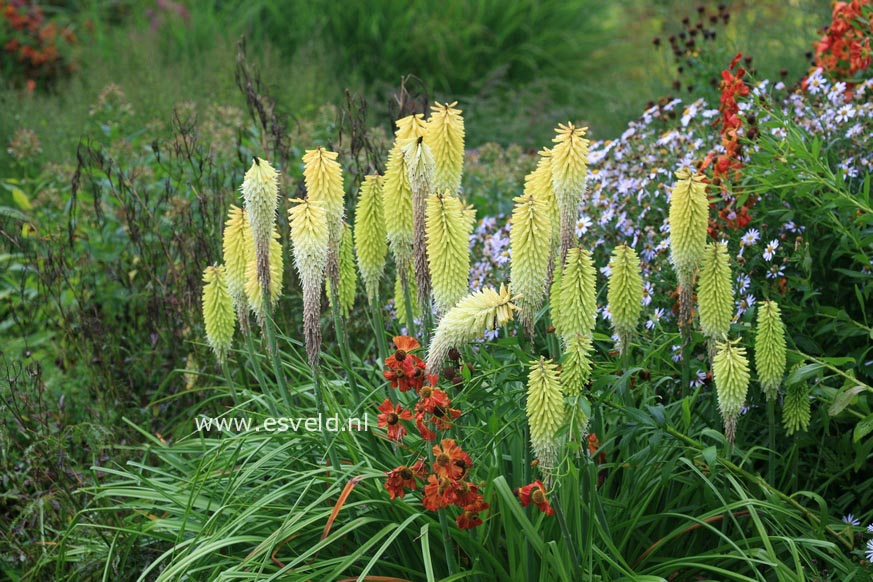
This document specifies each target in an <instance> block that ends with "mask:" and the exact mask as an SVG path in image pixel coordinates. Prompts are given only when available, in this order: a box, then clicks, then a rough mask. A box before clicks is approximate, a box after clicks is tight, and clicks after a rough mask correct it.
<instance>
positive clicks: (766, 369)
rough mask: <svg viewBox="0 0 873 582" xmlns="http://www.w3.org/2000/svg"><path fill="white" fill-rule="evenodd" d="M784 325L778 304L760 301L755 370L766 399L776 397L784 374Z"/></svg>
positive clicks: (769, 399)
mask: <svg viewBox="0 0 873 582" xmlns="http://www.w3.org/2000/svg"><path fill="white" fill-rule="evenodd" d="M785 361H786V354H785V325H784V324H783V323H782V315H781V312H780V310H779V304H778V303H776V302H775V301H762V302H761V304H760V305H759V306H758V321H757V329H756V333H755V370H756V371H757V373H758V382H760V384H761V389H762V390H763V391H764V394H765V395H766V397H767V400H768V401H771V400H773V399H775V398H776V396H777V394H778V393H779V386H780V385H781V384H782V377H783V376H784V375H785Z"/></svg>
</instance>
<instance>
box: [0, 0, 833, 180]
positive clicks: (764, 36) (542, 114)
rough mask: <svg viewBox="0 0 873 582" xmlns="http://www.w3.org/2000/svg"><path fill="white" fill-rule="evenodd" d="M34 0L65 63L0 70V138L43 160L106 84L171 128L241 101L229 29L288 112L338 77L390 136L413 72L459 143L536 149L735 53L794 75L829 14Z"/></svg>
mask: <svg viewBox="0 0 873 582" xmlns="http://www.w3.org/2000/svg"><path fill="white" fill-rule="evenodd" d="M11 3H12V4H15V2H14V1H13V2H11ZM19 3H21V4H30V3H29V2H21V1H20V0H19ZM40 6H41V8H42V10H43V11H44V13H45V17H46V19H50V20H51V21H54V22H57V23H58V24H59V26H65V27H67V28H68V29H69V30H71V31H72V32H73V33H74V35H75V42H72V43H69V44H68V45H64V46H63V47H62V50H63V52H62V56H64V57H65V58H66V59H67V61H68V62H69V63H70V64H71V66H72V67H71V68H73V72H72V73H68V74H65V75H63V76H62V78H57V79H55V78H52V79H48V80H43V79H40V80H39V81H38V82H37V84H36V87H35V90H32V91H27V90H26V89H25V88H24V87H23V84H22V79H21V78H16V76H15V75H11V74H6V75H4V78H5V80H4V81H2V82H0V135H12V133H13V132H14V131H15V129H16V128H18V127H28V128H31V129H33V130H34V131H36V133H37V135H38V136H40V137H43V138H44V139H43V140H42V149H43V155H44V156H45V158H46V161H59V160H61V159H63V158H65V157H68V156H69V154H70V152H71V151H72V149H73V147H74V146H75V143H76V142H77V140H78V139H79V138H80V137H81V134H82V128H83V127H85V126H86V122H87V121H88V117H89V111H90V110H91V107H92V105H93V104H94V102H95V99H96V98H97V95H98V94H99V93H100V91H101V90H102V89H103V88H104V87H105V86H106V85H107V84H109V83H115V84H116V85H118V86H119V87H121V89H122V90H123V91H124V93H125V95H126V97H127V99H128V100H129V102H130V105H131V109H132V114H133V115H135V116H136V117H137V118H140V119H141V121H142V125H143V126H145V125H146V124H147V123H148V122H150V121H152V120H154V119H156V118H163V119H165V120H167V121H169V120H170V118H171V112H172V110H173V107H174V106H176V105H177V104H179V103H180V102H186V101H194V102H204V103H200V104H201V105H203V104H206V103H223V104H237V105H241V97H240V95H239V93H238V92H237V91H236V88H235V83H234V68H235V56H234V55H235V43H236V42H237V40H238V39H239V38H240V37H241V36H242V35H245V37H246V39H247V43H248V47H249V55H250V58H251V59H252V60H253V61H254V62H256V63H257V64H258V66H259V67H260V69H261V71H262V76H263V81H264V83H265V84H266V85H267V86H268V87H269V90H270V93H271V94H272V95H273V96H275V97H276V99H277V102H278V103H279V104H280V106H281V107H282V108H283V110H284V111H285V112H286V113H288V114H290V115H292V116H293V117H294V118H296V119H298V120H306V119H312V118H314V117H316V116H317V115H318V112H319V110H320V109H322V108H323V106H325V105H326V104H334V105H338V104H340V103H341V102H342V101H343V99H344V91H345V90H346V89H347V88H348V89H351V90H352V92H354V93H356V94H360V95H363V96H365V97H366V98H367V100H368V103H369V104H370V109H371V111H372V112H373V113H374V114H375V116H374V117H375V118H374V119H373V121H376V122H378V123H380V124H381V125H383V126H384V127H385V128H386V130H388V129H390V123H391V112H392V106H393V105H394V104H393V103H392V95H393V94H394V92H395V91H396V90H397V88H398V86H399V85H400V81H401V77H402V76H403V75H415V76H416V77H418V79H420V80H421V86H422V87H423V88H424V89H425V90H426V91H427V94H428V95H429V96H430V97H432V98H436V99H450V100H454V99H457V100H458V101H459V102H460V103H461V105H462V107H463V109H464V110H465V118H466V119H467V127H468V145H469V146H470V147H477V146H479V145H481V144H483V143H486V142H497V143H501V144H503V145H507V144H510V143H516V144H519V145H521V146H523V147H525V148H531V147H537V146H538V144H542V143H547V141H548V139H549V138H550V135H551V131H552V126H553V125H554V122H555V119H562V118H566V119H573V120H576V121H578V122H580V123H584V124H587V125H590V127H591V134H592V136H593V137H594V138H599V139H603V138H609V137H614V136H616V135H618V134H620V133H621V131H622V130H623V128H624V126H625V124H626V123H627V122H628V121H629V120H630V119H632V118H635V117H637V116H638V115H639V114H640V112H641V111H642V109H643V108H644V107H645V105H646V104H647V103H648V102H650V101H652V100H656V99H657V98H658V97H661V96H665V95H668V94H674V95H679V94H683V93H684V94H688V93H690V92H693V93H694V96H698V95H701V94H704V95H705V94H707V87H709V85H708V84H709V83H710V82H711V81H712V79H713V78H714V77H715V76H716V75H717V74H718V71H720V70H721V69H722V68H723V67H724V65H725V64H726V62H727V61H729V60H730V58H731V57H732V56H733V54H735V52H736V51H737V50H738V49H739V48H740V47H741V48H742V49H743V50H744V52H745V53H747V54H750V55H752V56H753V57H754V58H755V64H756V65H758V64H759V63H760V71H759V73H760V76H761V77H762V78H764V77H766V78H778V76H779V74H780V73H783V74H784V75H786V76H788V78H790V79H797V78H799V77H800V76H801V75H802V73H803V71H804V70H805V69H806V68H807V67H808V66H809V64H810V63H809V59H808V58H806V56H805V55H806V53H807V52H808V51H809V50H811V46H812V42H813V41H814V40H815V31H816V30H817V29H818V28H820V27H821V26H822V25H823V24H824V23H826V22H827V21H828V15H829V11H830V6H829V3H828V2H825V1H822V0H766V1H765V0H759V1H755V0H734V1H733V2H725V3H719V2H712V1H709V2H705V1H697V2H692V1H688V0H685V1H683V0H616V1H614V2H601V1H600V0H569V1H566V0H539V1H536V0H524V1H516V2H511V3H505V2H501V1H500V0H446V1H443V2H438V3H435V2H426V1H424V0H408V1H407V0H371V1H367V2H308V1H303V0H290V1H278V0H251V1H247V2H227V1H222V0H202V1H197V2H193V1H192V2H182V1H175V2H174V1H170V0H154V1H143V2H139V1H133V0H113V1H93V0H91V1H80V2H76V1H65V2H47V3H40ZM724 14H727V15H728V18H724V17H723V15H724ZM683 19H687V20H686V21H685V22H683ZM698 22H700V23H701V24H702V27H699V28H698V30H696V31H694V32H693V33H692V34H694V35H696V36H693V37H692V36H691V34H689V33H688V31H690V30H692V29H694V28H695V26H696V24H697V23H698ZM704 35H706V36H705V39H704ZM671 36H673V37H675V39H676V41H677V42H678V43H679V46H680V47H681V49H682V50H683V51H684V50H685V47H686V45H687V43H688V42H689V41H690V42H691V43H692V45H691V49H689V50H688V51H687V57H686V55H684V54H683V56H682V57H679V58H677V57H674V55H673V53H672V52H671V48H670V43H669V39H670V37H671ZM656 39H657V41H656ZM2 40H3V43H2V44H3V45H6V44H7V43H8V42H9V40H10V39H9V38H3V39H2ZM656 42H657V43H658V44H657V45H656V44H655V43H656ZM704 45H707V46H705V47H704ZM2 58H3V59H4V60H9V59H14V55H11V53H8V52H7V54H4V55H3V57H2ZM679 67H681V69H682V71H681V73H680V72H679V71H678V70H677V69H678V68H679ZM6 72H7V73H9V71H8V70H7V71H6ZM710 89H711V87H710ZM711 91H712V92H711V93H710V96H711V97H715V95H716V94H715V91H714V89H711ZM49 135H50V136H51V139H45V138H46V137H48V136H49ZM2 158H3V161H2V162H0V170H2V169H8V165H9V163H10V160H9V159H8V157H6V156H3V157H2Z"/></svg>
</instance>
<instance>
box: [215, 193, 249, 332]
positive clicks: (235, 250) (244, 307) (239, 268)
mask: <svg viewBox="0 0 873 582" xmlns="http://www.w3.org/2000/svg"><path fill="white" fill-rule="evenodd" d="M251 239H252V233H251V225H250V224H249V219H248V217H247V216H246V211H245V210H243V209H242V208H240V207H239V206H235V205H231V207H230V211H229V212H228V217H227V222H225V223H224V236H223V237H222V248H223V251H224V265H225V274H226V277H225V279H226V280H227V290H228V291H229V292H230V296H231V297H232V298H233V304H234V306H235V307H236V313H237V317H238V318H239V320H240V327H242V328H243V330H244V331H245V328H246V323H247V322H248V302H247V300H246V291H245V287H246V266H247V265H248V262H249V258H250V257H249V251H250V245H251Z"/></svg>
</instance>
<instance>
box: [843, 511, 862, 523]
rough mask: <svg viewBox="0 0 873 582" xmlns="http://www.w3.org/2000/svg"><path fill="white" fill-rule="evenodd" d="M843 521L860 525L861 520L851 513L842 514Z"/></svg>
mask: <svg viewBox="0 0 873 582" xmlns="http://www.w3.org/2000/svg"><path fill="white" fill-rule="evenodd" d="M843 523H845V524H847V525H861V522H860V521H858V518H856V517H855V516H854V515H852V514H851V513H850V514H848V515H844V516H843Z"/></svg>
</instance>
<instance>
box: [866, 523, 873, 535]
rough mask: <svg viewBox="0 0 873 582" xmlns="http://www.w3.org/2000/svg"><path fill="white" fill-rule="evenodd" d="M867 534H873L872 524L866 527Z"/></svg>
mask: <svg viewBox="0 0 873 582" xmlns="http://www.w3.org/2000/svg"><path fill="white" fill-rule="evenodd" d="M867 533H871V534H873V523H871V524H870V525H868V526H867Z"/></svg>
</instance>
